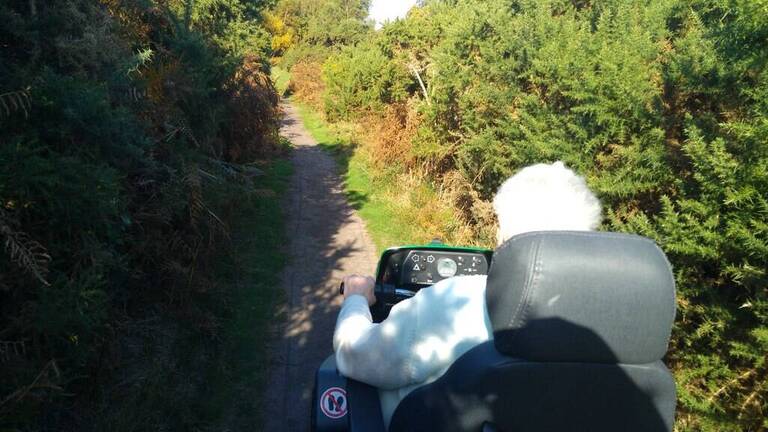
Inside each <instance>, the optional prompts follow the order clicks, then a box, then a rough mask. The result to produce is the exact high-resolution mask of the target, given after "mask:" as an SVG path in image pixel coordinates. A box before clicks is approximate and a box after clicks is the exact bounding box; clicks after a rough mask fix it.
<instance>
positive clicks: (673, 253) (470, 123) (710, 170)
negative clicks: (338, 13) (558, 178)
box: [324, 0, 768, 430]
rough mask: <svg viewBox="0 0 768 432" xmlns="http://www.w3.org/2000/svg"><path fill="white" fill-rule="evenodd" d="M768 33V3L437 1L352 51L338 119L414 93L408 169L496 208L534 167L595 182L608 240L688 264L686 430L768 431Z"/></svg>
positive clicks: (340, 65)
mask: <svg viewBox="0 0 768 432" xmlns="http://www.w3.org/2000/svg"><path fill="white" fill-rule="evenodd" d="M767 37H768V4H767V3H766V2H765V1H762V0H761V1H754V0H733V1H731V0H663V1H653V2H651V1H644V2H637V1H634V0H603V1H578V2H572V1H566V0H547V1H534V0H491V1H480V0H461V1H447V0H445V1H431V2H427V3H426V5H424V6H423V7H421V8H418V9H416V10H414V11H412V12H411V13H410V15H409V17H408V18H407V19H405V20H403V21H400V22H396V23H394V24H391V25H388V26H385V27H384V28H383V29H382V30H381V31H379V32H376V33H371V34H370V35H369V36H368V37H367V39H366V40H364V41H362V42H358V43H356V44H355V45H354V46H347V47H346V48H342V47H335V49H337V50H340V52H339V53H338V54H336V55H333V56H331V57H329V58H328V60H327V61H326V63H325V66H324V72H325V73H324V80H325V84H326V87H325V88H326V90H325V92H326V96H325V101H326V105H325V107H326V110H327V112H328V113H329V114H331V115H332V116H336V117H345V118H349V117H354V116H355V115H359V114H362V113H365V112H370V111H371V110H373V111H377V110H382V111H383V108H384V107H385V106H386V105H387V104H391V103H399V102H402V101H403V100H406V99H411V100H412V101H413V103H414V106H416V109H417V110H418V115H419V116H420V118H421V121H420V127H419V131H418V132H417V133H416V134H415V136H414V138H413V140H412V146H413V149H412V153H413V154H409V155H404V157H407V158H411V157H416V158H417V159H419V160H421V162H423V163H422V164H420V166H422V167H431V168H430V169H431V170H432V171H431V175H432V177H433V178H432V179H431V180H433V181H440V179H441V178H448V177H449V176H448V175H449V174H451V173H452V172H453V171H458V172H460V173H461V174H462V175H463V177H464V179H465V180H466V182H468V183H469V184H471V185H473V187H474V189H475V191H476V192H477V193H479V194H480V196H482V197H484V198H485V199H486V200H487V199H489V198H491V196H492V195H493V193H494V191H495V189H496V188H497V187H498V185H499V184H500V182H501V181H503V180H504V179H505V178H506V177H507V176H509V175H511V174H512V173H514V172H515V171H516V170H518V169H520V168H521V167H523V166H525V165H528V164H532V163H538V162H547V161H555V160H563V161H565V162H566V163H567V164H568V165H569V166H571V167H573V168H575V169H576V170H577V171H578V172H580V173H583V174H584V175H585V176H586V177H587V179H588V182H589V184H590V186H591V187H592V188H593V189H594V190H595V191H596V192H597V193H598V194H599V195H600V197H601V199H602V201H603V203H604V205H605V207H606V214H607V218H606V220H605V223H604V228H605V229H610V230H618V231H629V232H637V233H640V234H643V235H646V236H649V237H651V238H654V239H655V240H656V241H657V242H658V243H659V244H660V245H661V246H662V247H663V248H664V250H665V251H666V252H667V254H668V255H669V257H670V259H671V260H672V262H673V265H674V268H675V274H676V278H677V284H678V319H677V321H676V323H675V328H674V332H673V338H672V343H671V347H670V351H669V354H668V359H667V360H668V363H669V364H670V365H671V367H672V369H673V371H674V373H675V376H676V379H677V384H678V396H679V397H678V414H677V425H678V427H679V428H680V429H683V430H761V429H764V428H767V427H768V423H766V420H765V418H766V417H765V413H766V412H768V397H766V395H768V364H767V363H766V355H765V353H766V352H768V289H767V288H766V287H768V275H766V268H768V197H767V196H766V191H767V190H768V102H767V101H768V70H767V69H766V63H768V44H766V43H765V41H766V40H768V38H767ZM411 65H413V66H415V67H416V68H417V69H418V70H419V71H421V72H420V73H421V75H422V78H423V79H424V81H425V85H426V87H427V92H426V95H423V94H422V91H421V89H420V86H418V83H417V81H415V80H414V76H413V74H412V73H411V71H410V66H411Z"/></svg>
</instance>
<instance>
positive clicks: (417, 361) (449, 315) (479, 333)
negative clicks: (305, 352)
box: [333, 276, 493, 428]
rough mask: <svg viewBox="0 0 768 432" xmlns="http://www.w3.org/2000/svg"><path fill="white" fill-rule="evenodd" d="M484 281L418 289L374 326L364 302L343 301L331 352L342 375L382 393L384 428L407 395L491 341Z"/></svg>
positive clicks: (452, 282)
mask: <svg viewBox="0 0 768 432" xmlns="http://www.w3.org/2000/svg"><path fill="white" fill-rule="evenodd" d="M485 280H486V277H485V276H459V277H454V278H450V279H446V280H443V281H440V282H438V283H437V284H435V285H433V286H431V287H428V288H424V289H422V290H420V291H419V292H418V293H417V294H416V295H415V296H414V297H413V298H411V299H408V300H404V301H402V302H400V303H398V304H397V305H395V306H394V307H393V308H392V311H391V312H390V314H389V317H388V318H387V319H386V320H384V322H382V323H380V324H374V323H373V322H372V319H371V313H370V311H369V309H368V302H367V301H366V299H365V297H363V296H360V295H353V296H350V297H349V298H347V299H346V300H345V301H344V304H343V305H342V307H341V312H339V318H338V321H337V322H336V331H335V333H334V336H333V348H334V350H335V351H336V364H337V367H338V369H339V371H340V372H341V373H342V375H344V376H346V377H348V378H352V379H355V380H357V381H361V382H364V383H366V384H369V385H372V386H375V387H378V388H379V397H380V399H381V410H382V414H383V416H384V422H385V423H386V427H387V428H389V422H390V420H391V418H392V414H393V413H394V411H395V408H397V405H398V404H399V403H400V401H401V400H403V399H404V398H405V397H406V396H407V395H408V393H410V392H411V391H413V390H414V389H416V388H417V387H419V386H422V385H424V384H427V383H430V382H432V381H434V380H436V379H437V378H439V377H440V376H441V375H443V374H444V373H445V371H446V370H448V367H449V366H450V365H451V364H452V363H453V362H454V360H456V359H457V358H459V357H460V356H461V355H462V354H464V353H465V352H467V351H469V349H471V348H472V347H474V346H476V345H478V344H481V343H483V342H485V341H488V340H491V339H492V338H493V330H492V328H491V322H490V319H489V318H488V310H487V308H486V306H485Z"/></svg>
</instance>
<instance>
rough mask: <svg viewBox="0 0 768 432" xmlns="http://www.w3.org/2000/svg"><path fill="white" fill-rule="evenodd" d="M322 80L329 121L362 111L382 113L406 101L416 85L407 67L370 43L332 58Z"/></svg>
mask: <svg viewBox="0 0 768 432" xmlns="http://www.w3.org/2000/svg"><path fill="white" fill-rule="evenodd" d="M323 80H324V81H325V84H326V89H325V94H324V100H325V111H326V114H327V115H328V116H329V118H347V117H349V115H350V114H351V113H353V112H357V111H360V110H372V111H381V110H382V109H383V108H384V106H385V105H386V104H391V103H396V102H401V101H403V100H405V98H406V96H407V94H408V93H407V90H408V87H411V86H412V85H413V82H412V81H411V80H410V78H409V73H408V71H407V69H406V67H405V65H403V64H398V63H396V62H393V61H391V59H389V58H388V57H387V56H386V55H384V53H383V52H381V50H379V49H377V47H376V46H369V45H367V44H362V45H358V46H355V47H348V48H345V49H343V50H342V51H341V52H340V53H338V54H335V55H332V56H331V57H329V58H328V59H327V60H326V61H325V63H324V65H323Z"/></svg>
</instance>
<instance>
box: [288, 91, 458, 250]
mask: <svg viewBox="0 0 768 432" xmlns="http://www.w3.org/2000/svg"><path fill="white" fill-rule="evenodd" d="M292 103H293V104H294V105H295V106H296V107H297V108H298V110H299V115H300V116H301V119H302V121H303V122H304V126H305V127H306V128H307V130H308V131H309V132H310V134H312V136H313V137H314V138H315V140H317V141H318V143H319V145H320V146H321V147H323V148H325V149H326V150H328V151H330V152H331V153H332V154H333V155H334V156H335V158H336V160H337V161H338V163H339V166H340V169H341V174H342V176H343V178H344V186H345V192H346V194H347V197H348V198H349V200H350V203H351V204H352V205H353V206H354V207H355V208H356V209H357V211H358V213H359V214H360V217H362V218H363V220H364V221H365V223H366V228H367V229H368V233H369V234H370V235H371V237H372V239H373V241H374V243H375V244H376V248H377V250H378V251H379V252H381V251H383V250H384V249H386V248H388V247H391V246H400V245H406V244H422V243H428V242H430V241H431V240H433V239H435V238H440V239H442V240H444V241H447V242H450V241H452V240H454V239H455V238H456V237H455V236H454V235H453V232H452V231H455V230H454V228H455V225H456V224H455V220H454V219H455V218H454V215H453V212H452V211H451V209H449V208H448V207H446V206H445V205H442V203H441V202H440V198H439V196H438V194H437V192H435V190H434V189H433V188H432V187H431V186H430V185H429V184H428V183H426V182H425V181H424V180H423V179H419V178H405V176H404V173H403V172H401V171H399V170H398V169H397V168H396V167H394V168H391V169H389V170H386V171H382V170H380V169H376V168H374V166H373V164H372V163H371V162H370V159H369V158H368V157H367V155H366V153H365V151H363V149H362V148H361V147H360V146H359V145H358V143H356V142H355V136H356V135H359V134H356V127H355V126H354V125H352V124H345V123H336V124H328V123H327V122H326V121H325V120H324V119H323V118H322V116H321V115H319V114H318V113H317V112H315V111H313V110H312V108H311V107H308V106H306V105H303V104H301V103H299V102H297V101H292ZM463 243H466V241H465V242H463Z"/></svg>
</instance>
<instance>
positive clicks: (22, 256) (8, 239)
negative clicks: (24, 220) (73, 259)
mask: <svg viewBox="0 0 768 432" xmlns="http://www.w3.org/2000/svg"><path fill="white" fill-rule="evenodd" d="M0 237H3V238H5V241H4V247H5V250H6V252H7V253H8V254H9V255H10V257H11V261H13V262H14V263H16V265H17V266H19V267H20V268H22V269H24V270H25V271H28V272H30V273H32V274H33V275H34V276H35V277H36V278H37V280H39V281H40V282H42V283H43V284H44V285H46V286H50V284H49V283H48V281H47V280H46V279H45V277H46V275H47V274H48V263H49V262H50V261H51V256H50V255H48V250H47V249H46V248H45V247H44V246H43V245H42V244H40V243H39V242H37V241H36V240H34V239H32V238H30V237H29V235H27V234H26V233H24V232H21V231H18V230H16V229H14V228H13V226H12V225H11V223H10V218H9V217H8V216H7V214H6V212H5V211H3V210H2V209H0Z"/></svg>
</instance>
